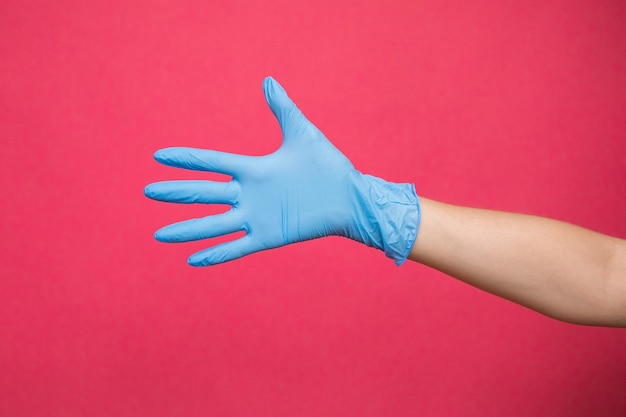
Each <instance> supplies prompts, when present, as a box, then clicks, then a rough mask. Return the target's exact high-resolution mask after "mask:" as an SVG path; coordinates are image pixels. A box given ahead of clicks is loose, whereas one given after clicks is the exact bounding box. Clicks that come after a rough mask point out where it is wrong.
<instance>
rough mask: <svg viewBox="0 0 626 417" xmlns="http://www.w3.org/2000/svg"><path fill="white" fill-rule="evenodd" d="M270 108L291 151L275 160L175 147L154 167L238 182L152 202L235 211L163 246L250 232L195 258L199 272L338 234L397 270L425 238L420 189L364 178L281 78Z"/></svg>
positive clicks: (183, 228)
mask: <svg viewBox="0 0 626 417" xmlns="http://www.w3.org/2000/svg"><path fill="white" fill-rule="evenodd" d="M263 90H264V92H265V100H266V101H267V104H268V105H269V107H270V109H271V110H272V112H273V113H274V115H275V116H276V118H277V119H278V123H279V124H280V127H281V129H282V132H283V143H282V145H281V147H280V148H279V149H278V150H277V151H276V152H274V153H272V154H269V155H265V156H245V155H236V154H229V153H223V152H216V151H211V150H201V149H193V148H166V149H161V150H159V151H157V152H156V153H155V154H154V158H155V159H156V160H157V161H158V162H160V163H162V164H165V165H169V166H172V167H178V168H185V169H193V170H199V171H212V172H218V173H222V174H227V175H230V176H232V180H231V181H229V182H213V181H165V182H157V183H153V184H150V185H148V186H147V187H146V188H145V195H146V196H147V197H149V198H152V199H154V200H160V201H167V202H173V203H204V204H211V203H214V204H230V205H231V206H232V208H231V209H230V210H229V211H227V212H226V213H223V214H216V215H211V216H208V217H204V218H199V219H192V220H188V221H183V222H179V223H175V224H172V225H169V226H166V227H163V228H162V229H160V230H158V231H157V232H156V233H155V238H156V239H157V240H159V241H161V242H187V241H192V240H200V239H206V238H210V237H216V236H220V235H224V234H228V233H233V232H237V231H240V230H245V232H246V234H245V236H243V237H241V238H239V239H236V240H234V241H230V242H226V243H222V244H219V245H216V246H214V247H211V248H208V249H205V250H203V251H201V252H198V253H195V254H193V255H191V257H189V260H188V262H189V264H190V265H193V266H206V265H214V264H218V263H222V262H226V261H230V260H233V259H237V258H240V257H242V256H245V255H248V254H250V253H253V252H257V251H260V250H264V249H271V248H277V247H279V246H283V245H287V244H289V243H294V242H299V241H304V240H309V239H315V238H319V237H323V236H329V235H338V236H345V237H348V238H350V239H354V240H356V241H358V242H362V243H364V244H366V245H368V246H373V247H375V248H378V249H381V250H383V251H384V252H385V254H386V255H387V256H388V257H390V258H392V259H394V260H395V261H396V263H397V264H398V265H400V264H402V262H404V260H405V259H406V258H407V256H408V254H409V251H410V250H411V247H412V246H413V243H414V241H415V238H416V236H417V230H418V227H419V222H420V210H419V203H418V199H417V195H416V194H415V188H414V187H413V185H412V184H395V183H390V182H386V181H384V180H382V179H380V178H376V177H373V176H370V175H364V174H361V173H360V172H359V171H357V170H355V169H354V167H353V166H352V163H351V162H350V161H349V160H348V159H347V158H346V157H345V156H344V155H343V154H342V153H341V152H340V151H339V150H337V148H335V147H334V146H333V145H332V144H331V143H330V142H329V141H328V139H326V137H324V135H323V134H322V132H320V131H319V130H318V129H317V128H316V127H315V126H314V125H313V124H311V122H309V121H308V120H307V119H306V118H305V117H304V115H303V114H302V113H301V112H300V110H299V109H298V108H297V107H296V105H295V104H294V103H293V101H291V99H290V98H289V97H288V96H287V93H286V92H285V90H283V88H282V87H281V86H280V85H279V84H278V83H277V82H276V81H275V80H274V79H272V78H270V77H268V78H266V79H265V80H264V82H263Z"/></svg>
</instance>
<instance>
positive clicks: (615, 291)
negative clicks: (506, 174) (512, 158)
mask: <svg viewBox="0 0 626 417" xmlns="http://www.w3.org/2000/svg"><path fill="white" fill-rule="evenodd" d="M420 204H421V215H422V222H421V224H420V229H419V233H418V236H417V239H416V241H415V243H414V245H413V247H412V249H411V252H410V253H409V259H410V260H413V261H416V262H420V263H422V264H424V265H428V266H430V267H432V268H435V269H437V270H439V271H441V272H444V273H446V274H448V275H450V276H452V277H454V278H457V279H459V280H461V281H463V282H465V283H467V284H469V285H472V286H474V287H477V288H480V289H482V290H484V291H487V292H489V293H491V294H494V295H497V296H499V297H503V298H506V299H508V300H511V301H513V302H515V303H518V304H521V305H523V306H526V307H528V308H531V309H533V310H535V311H537V312H539V313H542V314H545V315H547V316H549V317H552V318H555V319H558V320H562V321H566V322H570V323H575V324H584V325H595V326H611V327H626V241H625V240H622V239H618V238H615V237H611V236H606V235H603V234H600V233H596V232H593V231H590V230H587V229H584V228H582V227H578V226H575V225H572V224H568V223H564V222H560V221H556V220H552V219H547V218H542V217H536V216H529V215H523V214H514V213H507V212H499V211H493V210H484V209H475V208H468V207H460V206H455V205H450V204H445V203H441V202H437V201H434V200H430V199H427V198H421V199H420Z"/></svg>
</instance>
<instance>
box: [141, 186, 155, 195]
mask: <svg viewBox="0 0 626 417" xmlns="http://www.w3.org/2000/svg"><path fill="white" fill-rule="evenodd" d="M143 195H145V196H146V197H148V198H151V197H153V196H154V189H153V187H152V184H148V185H146V186H145V187H143Z"/></svg>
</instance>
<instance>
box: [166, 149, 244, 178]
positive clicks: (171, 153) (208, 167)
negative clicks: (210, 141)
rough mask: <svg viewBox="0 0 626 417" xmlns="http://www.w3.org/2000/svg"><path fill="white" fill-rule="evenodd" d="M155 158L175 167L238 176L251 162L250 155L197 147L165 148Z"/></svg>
mask: <svg viewBox="0 0 626 417" xmlns="http://www.w3.org/2000/svg"><path fill="white" fill-rule="evenodd" d="M154 159H156V160H157V162H160V163H161V164H163V165H168V166H171V167H175V168H183V169H193V170H196V171H210V172H218V173H220V174H226V175H230V176H233V177H235V176H237V175H238V174H239V173H241V172H242V171H243V170H245V168H246V165H248V164H249V163H250V159H251V157H250V156H245V155H238V154H233V153H227V152H218V151H211V150H207V149H196V148H164V149H160V150H158V151H156V152H155V153H154Z"/></svg>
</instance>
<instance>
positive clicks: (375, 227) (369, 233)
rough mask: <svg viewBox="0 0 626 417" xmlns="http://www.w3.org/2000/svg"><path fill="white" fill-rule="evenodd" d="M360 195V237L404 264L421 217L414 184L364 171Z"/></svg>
mask: <svg viewBox="0 0 626 417" xmlns="http://www.w3.org/2000/svg"><path fill="white" fill-rule="evenodd" d="M357 188H358V190H357V191H358V192H357V195H358V196H359V197H358V198H357V204H358V207H357V210H356V213H357V219H356V221H357V225H358V226H357V229H358V233H359V237H358V238H357V240H360V241H361V242H363V243H365V244H366V245H368V246H373V247H375V248H377V249H380V250H382V251H384V252H385V255H386V256H387V257H389V258H391V259H393V260H394V261H396V265H398V266H400V265H402V263H404V261H405V260H406V259H407V257H408V256H409V252H410V251H411V248H412V247H413V244H414V243H415V239H416V238H417V232H418V229H419V225H420V220H421V210H420V205H419V198H418V197H417V194H416V193H415V186H414V185H413V184H397V183H393V182H388V181H385V180H383V179H380V178H377V177H374V176H371V175H362V176H361V181H359V185H358V187H357Z"/></svg>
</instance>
